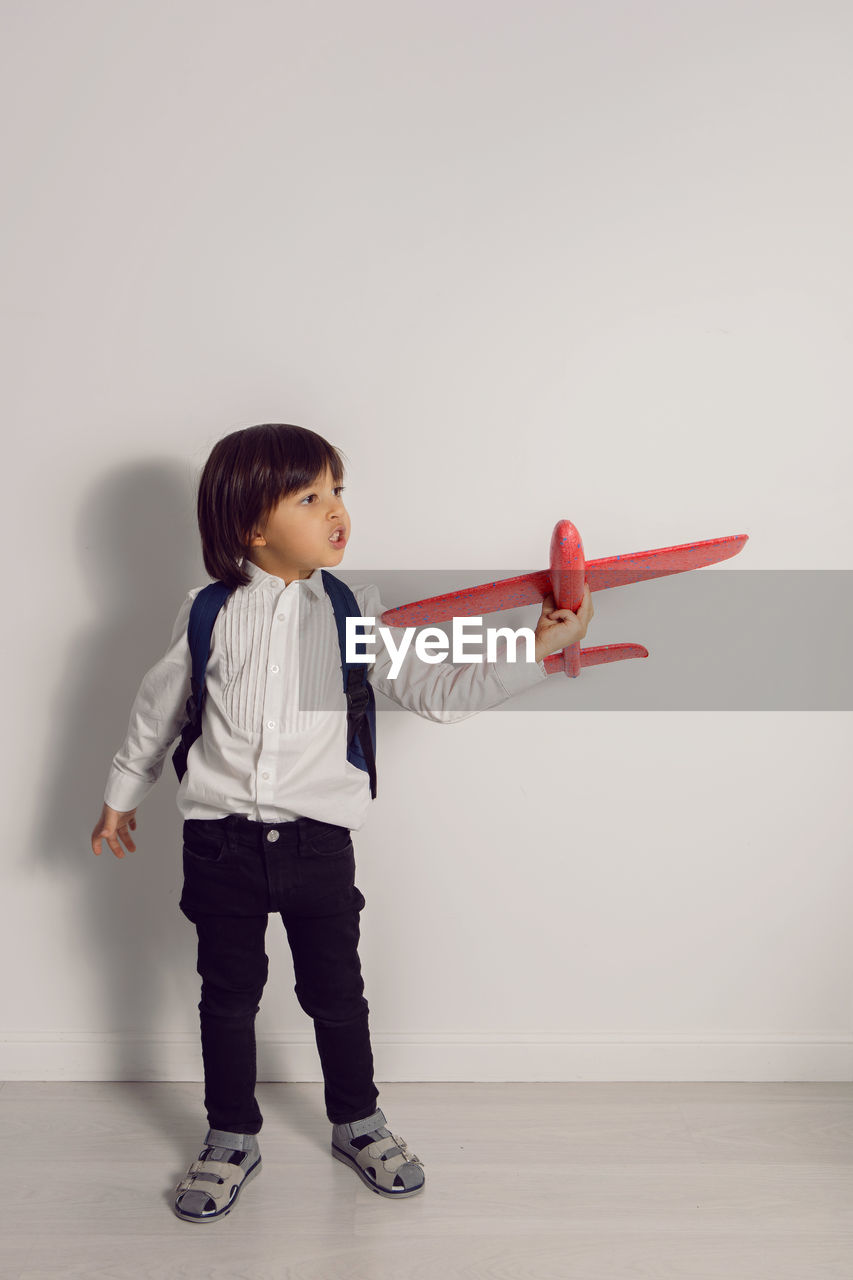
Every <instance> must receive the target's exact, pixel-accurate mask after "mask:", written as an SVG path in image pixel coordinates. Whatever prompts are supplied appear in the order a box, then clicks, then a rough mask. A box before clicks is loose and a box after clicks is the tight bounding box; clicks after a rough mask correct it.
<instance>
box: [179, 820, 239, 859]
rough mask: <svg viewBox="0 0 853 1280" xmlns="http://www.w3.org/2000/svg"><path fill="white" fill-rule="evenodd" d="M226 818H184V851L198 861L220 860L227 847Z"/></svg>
mask: <svg viewBox="0 0 853 1280" xmlns="http://www.w3.org/2000/svg"><path fill="white" fill-rule="evenodd" d="M226 822H227V818H186V819H185V820H184V831H183V835H184V853H187V854H189V856H190V857H191V858H198V860H199V861H200V862H221V861H222V860H223V858H224V857H225V853H226V850H227V848H228V830H227V828H226V825H225V824H226Z"/></svg>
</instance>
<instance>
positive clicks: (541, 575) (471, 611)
mask: <svg viewBox="0 0 853 1280" xmlns="http://www.w3.org/2000/svg"><path fill="white" fill-rule="evenodd" d="M747 536H748V535H747V534H745V533H744V534H735V535H732V536H731V537H726V538H709V539H708V540H707V541H705V542H684V543H682V544H681V545H679V546H676V547H659V548H658V549H657V550H655V551H634V552H631V553H630V554H629V555H624V556H607V557H605V558H603V559H601V560H588V561H587V562H586V566H585V579H586V581H587V582H588V583H589V589H590V591H604V590H606V589H607V588H608V587H621V586H625V585H627V584H629V583H632V582H644V581H646V580H647V579H649V578H663V577H666V576H667V575H668V574H671V573H686V572H687V571H688V570H690V569H700V568H702V567H703V566H704V565H709V564H717V563H718V562H719V561H720V560H728V559H730V557H731V556H735V555H737V553H738V552H739V551H740V550H741V548H742V547H743V546H744V544H745V543H746V541H747ZM550 591H551V571H550V570H549V569H539V570H537V571H536V572H534V573H522V574H519V575H518V577H515V578H501V579H498V580H497V581H496V582H484V583H482V585H480V586H476V587H465V588H463V589H462V590H461V591H451V592H449V593H448V594H447V595H442V596H431V597H430V598H429V599H428V600H416V601H414V602H413V603H412V604H403V605H400V606H399V607H398V608H396V609H386V610H385V612H384V613H383V614H382V617H381V619H380V621H381V622H382V624H383V626H386V627H421V626H426V625H427V623H431V622H445V621H447V619H449V618H454V617H455V618H471V617H480V616H481V615H482V614H485V613H497V612H498V611H499V610H501V609H514V608H516V607H518V606H519V605H525V604H540V603H541V602H542V601H543V600H544V599H545V597H546V596H547V595H548V594H549V593H550ZM601 647H602V648H610V647H611V646H607V645H604V646H601ZM614 647H618V646H614ZM638 647H642V646H638ZM587 652H590V651H589V650H587ZM625 656H631V657H640V656H646V655H640V654H631V655H625ZM597 661H599V662H613V661H616V659H615V658H599V659H597ZM587 665H593V664H592V663H591V662H590V663H587Z"/></svg>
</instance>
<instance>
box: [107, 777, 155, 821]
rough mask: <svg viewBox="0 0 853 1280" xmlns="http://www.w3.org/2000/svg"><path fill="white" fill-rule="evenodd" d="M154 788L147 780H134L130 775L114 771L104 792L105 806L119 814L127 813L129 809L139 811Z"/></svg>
mask: <svg viewBox="0 0 853 1280" xmlns="http://www.w3.org/2000/svg"><path fill="white" fill-rule="evenodd" d="M153 786H154V783H153V782H148V781H147V779H145V778H134V777H132V776H131V775H130V774H127V773H121V772H120V771H119V770H118V769H113V770H112V771H111V772H110V776H109V778H108V779H107V788H106V791H105V792H104V804H108V805H109V806H110V808H111V809H117V810H118V811H119V813H127V812H128V810H129V809H137V808H138V807H139V805H141V804H142V801H143V800H144V799H145V797H146V796H147V795H148V792H149V791H150V790H151V789H152V787H153Z"/></svg>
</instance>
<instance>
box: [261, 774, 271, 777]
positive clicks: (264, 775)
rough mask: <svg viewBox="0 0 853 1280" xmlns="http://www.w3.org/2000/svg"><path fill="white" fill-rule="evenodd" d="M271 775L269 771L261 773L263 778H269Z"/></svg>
mask: <svg viewBox="0 0 853 1280" xmlns="http://www.w3.org/2000/svg"><path fill="white" fill-rule="evenodd" d="M269 776H270V775H269V774H268V773H262V774H261V777H262V778H268V777H269Z"/></svg>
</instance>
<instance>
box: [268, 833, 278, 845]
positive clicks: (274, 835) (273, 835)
mask: <svg viewBox="0 0 853 1280" xmlns="http://www.w3.org/2000/svg"><path fill="white" fill-rule="evenodd" d="M278 834H279V833H278V832H277V831H275V830H273V831H268V832H267V840H269V841H270V842H271V843H273V844H274V843H275V841H276V840H277V839H278Z"/></svg>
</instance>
